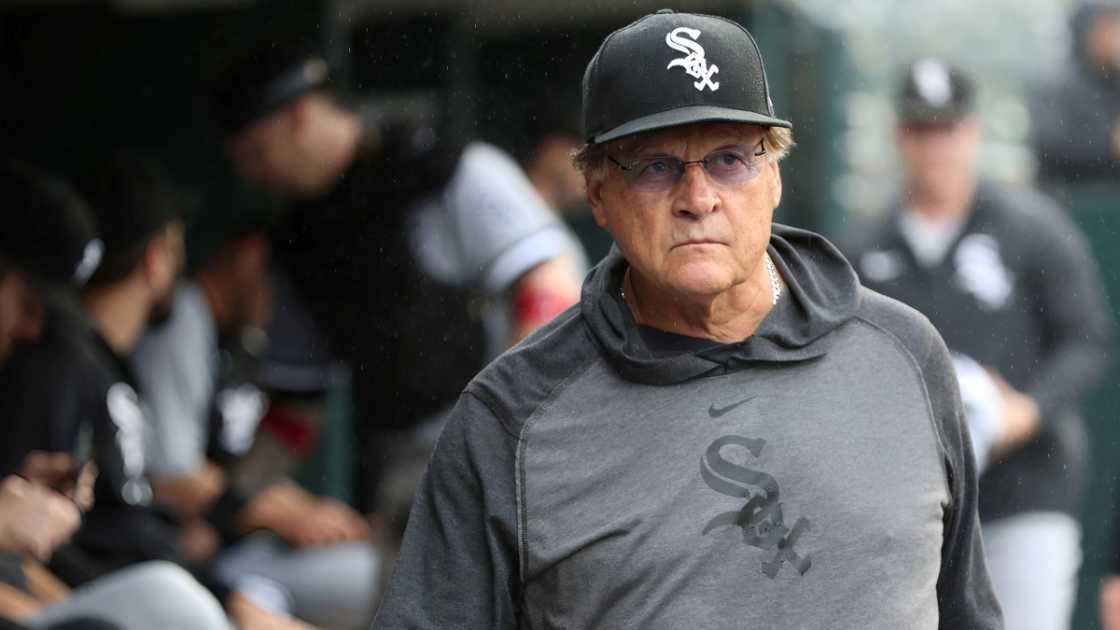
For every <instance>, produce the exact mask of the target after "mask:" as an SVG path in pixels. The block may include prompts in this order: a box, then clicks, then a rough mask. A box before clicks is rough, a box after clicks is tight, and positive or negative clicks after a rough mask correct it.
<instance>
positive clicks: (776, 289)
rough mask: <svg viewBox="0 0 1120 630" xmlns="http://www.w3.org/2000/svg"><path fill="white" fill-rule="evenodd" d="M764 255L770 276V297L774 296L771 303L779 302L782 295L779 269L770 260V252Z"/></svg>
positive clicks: (767, 272)
mask: <svg viewBox="0 0 1120 630" xmlns="http://www.w3.org/2000/svg"><path fill="white" fill-rule="evenodd" d="M762 256H763V258H764V259H765V262H766V275H768V276H770V297H771V298H773V300H772V302H771V304H772V305H773V304H777V303H778V298H780V297H782V281H781V280H780V279H779V278H778V270H777V269H775V268H774V261H773V260H770V253H769V252H767V253H765V254H763V255H762Z"/></svg>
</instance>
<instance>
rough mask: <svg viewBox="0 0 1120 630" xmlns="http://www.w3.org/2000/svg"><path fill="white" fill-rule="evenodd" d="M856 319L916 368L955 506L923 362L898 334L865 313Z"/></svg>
mask: <svg viewBox="0 0 1120 630" xmlns="http://www.w3.org/2000/svg"><path fill="white" fill-rule="evenodd" d="M855 319H856V320H857V321H859V322H860V323H861V324H863V325H865V326H867V327H868V328H871V329H872V330H875V331H877V332H879V333H880V334H882V335H883V336H885V337H887V339H889V340H890V341H891V343H892V344H893V345H894V346H895V347H896V348H898V350H899V352H901V353H902V355H903V356H904V357H906V361H907V363H909V364H910V367H911V368H912V369H913V370H914V373H915V375H916V376H917V377H918V383H919V385H920V386H921V388H922V398H923V399H924V400H925V407H926V417H927V419H928V420H929V423H930V428H931V429H933V436H934V439H936V440H937V449H938V451H939V452H940V455H941V457H940V459H941V466H942V469H943V470H944V472H945V485H946V486H947V489H948V490H949V498H950V502H951V503H950V506H955V504H956V492H954V489H953V483H952V481H951V480H952V479H955V478H956V475H955V471H953V468H952V466H953V464H952V458H950V457H949V449H948V447H947V445H946V444H945V434H944V432H943V431H942V430H941V427H940V426H939V425H938V422H937V417H936V416H935V415H934V413H933V401H931V400H930V397H929V388H928V387H927V386H926V379H925V374H924V373H923V372H922V366H921V364H920V363H919V362H918V359H917V357H915V356H914V353H912V352H910V349H909V348H907V347H906V344H905V343H903V341H902V339H900V338H899V337H898V335H896V334H894V333H893V332H891V331H890V330H887V329H886V328H884V327H883V326H880V325H879V324H877V323H875V322H873V321H871V320H870V319H868V318H867V317H866V316H865V315H856V316H855Z"/></svg>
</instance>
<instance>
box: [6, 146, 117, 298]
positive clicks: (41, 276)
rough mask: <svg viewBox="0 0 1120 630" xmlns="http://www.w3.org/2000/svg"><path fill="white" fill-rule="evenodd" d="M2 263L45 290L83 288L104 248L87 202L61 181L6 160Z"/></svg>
mask: <svg viewBox="0 0 1120 630" xmlns="http://www.w3.org/2000/svg"><path fill="white" fill-rule="evenodd" d="M0 198H3V199H4V208H5V210H4V220H3V225H2V226H0V259H2V260H3V261H4V262H5V264H6V265H9V266H11V267H12V268H14V269H16V270H17V271H19V272H20V273H21V274H24V275H25V276H27V278H28V279H29V280H30V281H31V282H32V283H33V284H36V285H38V286H40V287H43V288H65V287H81V286H82V285H83V284H85V282H86V280H88V279H89V277H90V276H91V275H92V274H93V272H94V270H95V269H96V268H97V265H98V263H100V261H101V254H102V251H103V246H102V243H101V241H100V240H99V239H98V238H97V230H96V228H95V227H94V221H93V218H92V217H91V216H90V214H89V210H88V208H87V207H86V205H85V203H84V202H82V200H81V199H80V198H79V197H78V196H77V195H76V194H75V193H74V191H73V190H72V189H71V188H70V187H69V186H67V185H66V184H65V183H63V182H62V181H61V180H59V179H56V178H54V177H51V176H49V175H47V174H46V173H44V172H42V171H39V170H38V169H35V168H34V167H32V166H29V165H27V164H24V163H21V162H16V161H14V160H6V159H3V160H0Z"/></svg>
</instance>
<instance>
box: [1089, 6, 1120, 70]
mask: <svg viewBox="0 0 1120 630" xmlns="http://www.w3.org/2000/svg"><path fill="white" fill-rule="evenodd" d="M1085 48H1086V52H1087V53H1088V55H1089V58H1090V59H1092V60H1093V61H1094V62H1096V63H1097V64H1098V65H1101V66H1104V67H1106V68H1113V69H1115V68H1120V12H1116V11H1105V12H1102V13H1101V14H1100V15H1098V16H1097V17H1096V18H1094V19H1093V22H1092V24H1091V25H1090V26H1089V30H1088V32H1087V33H1086V34H1085Z"/></svg>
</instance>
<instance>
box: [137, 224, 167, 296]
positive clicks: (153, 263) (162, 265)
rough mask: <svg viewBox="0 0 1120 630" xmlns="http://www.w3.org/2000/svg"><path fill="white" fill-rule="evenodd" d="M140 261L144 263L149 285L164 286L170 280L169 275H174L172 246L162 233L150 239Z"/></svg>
mask: <svg viewBox="0 0 1120 630" xmlns="http://www.w3.org/2000/svg"><path fill="white" fill-rule="evenodd" d="M140 261H141V264H142V265H143V271H144V280H145V281H146V282H147V283H148V286H149V287H156V288H159V287H162V286H164V285H165V284H166V283H167V282H168V280H167V278H168V276H171V275H173V271H172V270H173V269H174V262H173V261H172V254H171V248H170V246H169V245H168V243H167V239H166V238H165V237H164V236H163V235H162V234H161V235H160V236H156V237H154V238H152V239H151V240H149V241H148V244H147V245H146V246H144V256H143V257H142V258H141V259H140Z"/></svg>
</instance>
